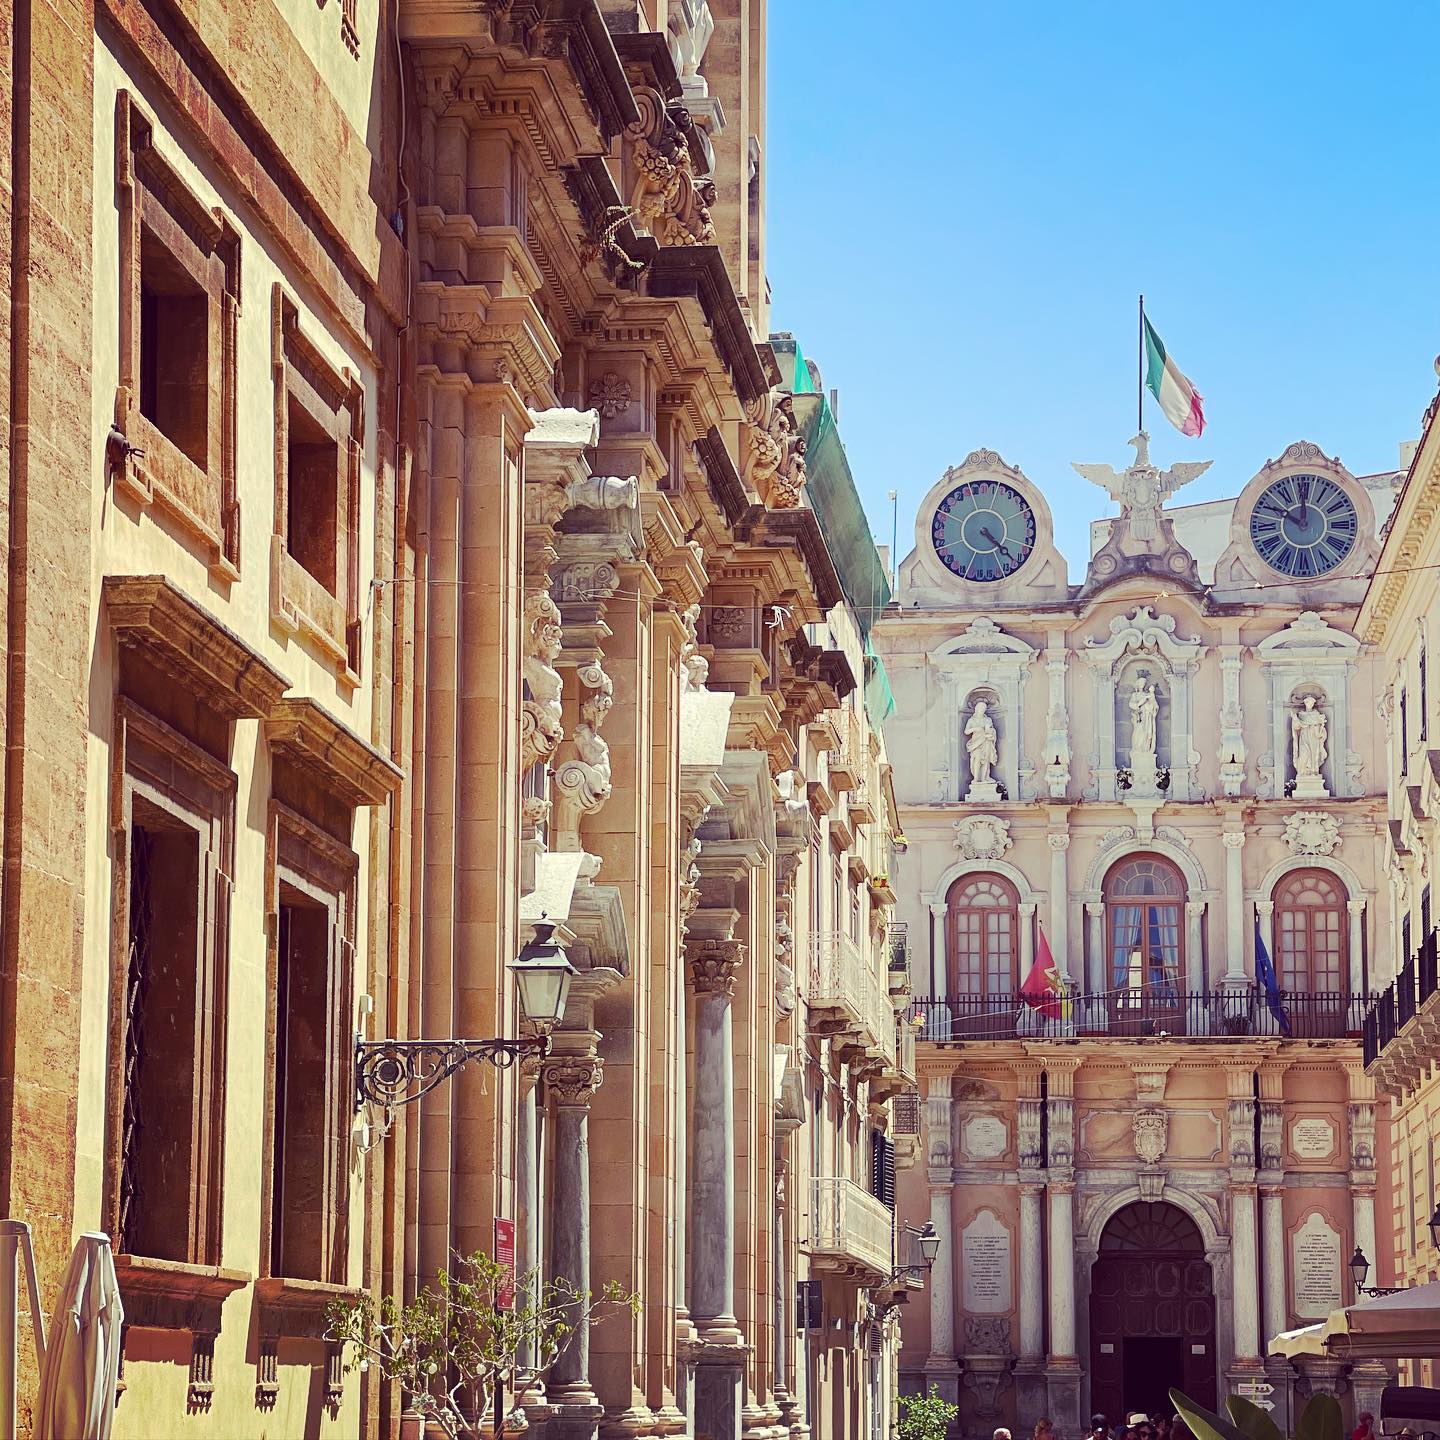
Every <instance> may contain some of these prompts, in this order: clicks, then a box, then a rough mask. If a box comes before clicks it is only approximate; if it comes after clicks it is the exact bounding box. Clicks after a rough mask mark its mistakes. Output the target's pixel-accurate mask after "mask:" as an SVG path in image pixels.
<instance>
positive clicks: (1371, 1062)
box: [1356, 401, 1440, 1385]
mask: <svg viewBox="0 0 1440 1440" xmlns="http://www.w3.org/2000/svg"><path fill="white" fill-rule="evenodd" d="M1437 408H1440V407H1437V405H1436V403H1435V402H1433V401H1432V402H1431V404H1430V406H1429V408H1428V409H1427V410H1426V412H1425V416H1424V420H1423V433H1422V437H1421V440H1420V442H1419V444H1418V446H1417V447H1416V449H1415V453H1414V456H1413V459H1412V461H1411V464H1410V467H1409V470H1408V473H1407V474H1406V476H1405V480H1404V484H1403V486H1402V487H1401V490H1400V494H1399V498H1398V499H1397V501H1396V505H1395V515H1394V519H1393V520H1392V522H1391V525H1390V527H1389V530H1388V532H1387V534H1386V536H1385V543H1384V547H1383V549H1382V550H1381V552H1380V561H1379V564H1378V565H1377V567H1376V571H1377V573H1376V576H1375V578H1374V579H1373V580H1372V581H1371V583H1370V588H1369V590H1368V592H1367V593H1366V596H1365V603H1364V604H1363V605H1362V606H1361V609H1360V617H1359V620H1358V623H1357V625H1356V634H1357V635H1359V637H1360V638H1361V640H1363V641H1364V642H1365V644H1366V645H1367V646H1369V647H1371V648H1373V650H1374V653H1375V666H1376V676H1377V683H1378V685H1379V686H1380V690H1381V705H1380V708H1379V714H1380V716H1381V720H1382V725H1381V730H1380V735H1381V741H1382V743H1383V744H1384V746H1385V774H1386V782H1387V783H1386V793H1387V798H1388V802H1389V803H1388V807H1387V810H1386V833H1385V835H1384V836H1383V841H1382V843H1383V848H1384V851H1385V866H1386V870H1387V873H1388V875H1389V878H1390V884H1391V887H1392V891H1393V893H1394V896H1395V904H1396V907H1397V910H1398V912H1399V914H1400V916H1401V921H1400V926H1399V936H1398V940H1397V950H1396V957H1395V958H1396V970H1395V978H1394V982H1393V984H1391V985H1388V986H1386V987H1385V988H1384V989H1383V990H1382V991H1381V992H1380V994H1379V996H1378V997H1377V999H1376V1002H1375V1005H1374V1007H1373V1008H1372V1010H1371V1013H1370V1014H1369V1015H1368V1016H1367V1018H1366V1027H1365V1037H1364V1038H1365V1063H1366V1070H1367V1073H1368V1074H1369V1075H1370V1076H1371V1077H1372V1078H1373V1080H1374V1082H1375V1084H1376V1087H1377V1089H1378V1090H1379V1092H1380V1094H1381V1096H1382V1098H1384V1099H1388V1102H1389V1104H1388V1108H1389V1115H1390V1155H1391V1165H1390V1168H1389V1170H1388V1171H1387V1173H1386V1175H1385V1180H1386V1182H1387V1185H1388V1191H1389V1200H1388V1203H1386V1204H1385V1205H1384V1206H1383V1207H1382V1210H1381V1214H1380V1217H1379V1227H1378V1230H1377V1233H1376V1237H1375V1241H1376V1251H1366V1258H1367V1259H1368V1260H1369V1261H1370V1262H1371V1264H1372V1265H1375V1264H1377V1263H1378V1264H1379V1266H1380V1267H1381V1268H1382V1269H1384V1268H1386V1267H1387V1266H1390V1267H1393V1270H1394V1275H1395V1281H1394V1283H1395V1284H1397V1285H1415V1284H1420V1283H1422V1282H1424V1281H1429V1280H1435V1279H1437V1278H1440V1252H1437V1250H1436V1247H1435V1243H1434V1236H1433V1232H1432V1231H1431V1230H1430V1220H1431V1218H1432V1217H1433V1216H1434V1215H1435V1214H1436V1205H1437V1200H1440V1195H1437V1193H1436V1183H1437V1182H1436V1169H1435V1158H1436V1146H1437V1145H1440V1085H1437V1080H1436V1075H1435V1065H1434V1061H1435V1059H1436V1056H1437V1054H1440V1050H1437V1045H1436V1040H1435V1034H1434V1017H1435V1013H1436V1005H1437V1001H1436V989H1437V980H1436V940H1435V922H1434V919H1433V918H1432V912H1431V901H1430V887H1431V884H1432V883H1433V877H1434V874H1435V864H1436V861H1437V858H1440V856H1437V852H1436V849H1435V833H1434V830H1435V827H1434V824H1433V821H1432V816H1433V814H1434V810H1435V797H1434V786H1435V784H1436V769H1435V764H1436V762H1435V760H1434V759H1432V757H1433V756H1434V755H1435V753H1436V751H1435V747H1434V741H1433V735H1434V725H1435V723H1436V722H1435V718H1434V715H1435V708H1434V696H1433V693H1432V691H1431V684H1430V679H1429V673H1428V672H1429V661H1428V650H1429V644H1430V640H1431V638H1432V636H1433V634H1434V631H1435V627H1436V625H1437V624H1440V619H1437V606H1440V588H1437V584H1436V578H1435V575H1436V572H1435V570H1434V569H1433V568H1432V567H1434V566H1435V564H1436V562H1437V551H1440V545H1437V539H1440V536H1437V530H1436V527H1435V523H1434V516H1435V502H1436V497H1437V494H1440V469H1437V464H1440V428H1437V426H1436V424H1435V416H1436V412H1437ZM1376 1252H1378V1253H1376ZM1401 1372H1402V1373H1401V1379H1402V1380H1403V1381H1407V1382H1408V1383H1411V1384H1425V1385H1433V1384H1434V1383H1435V1379H1436V1365H1435V1362H1434V1360H1433V1359H1430V1358H1424V1359H1418V1360H1409V1361H1406V1362H1404V1363H1403V1364H1402V1366H1401Z"/></svg>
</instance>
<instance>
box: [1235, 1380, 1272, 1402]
mask: <svg viewBox="0 0 1440 1440" xmlns="http://www.w3.org/2000/svg"><path fill="white" fill-rule="evenodd" d="M1235 1390H1236V1393H1237V1394H1240V1395H1244V1396H1247V1397H1249V1398H1251V1399H1253V1398H1255V1397H1257V1396H1261V1395H1273V1394H1274V1393H1275V1387H1274V1386H1273V1385H1271V1384H1269V1383H1268V1382H1267V1381H1265V1380H1242V1381H1241V1382H1240V1383H1239V1384H1238V1385H1237V1386H1236V1387H1235Z"/></svg>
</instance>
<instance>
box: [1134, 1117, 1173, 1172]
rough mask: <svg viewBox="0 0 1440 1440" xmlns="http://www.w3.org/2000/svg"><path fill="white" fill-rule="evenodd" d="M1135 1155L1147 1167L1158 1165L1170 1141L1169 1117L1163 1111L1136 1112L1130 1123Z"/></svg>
mask: <svg viewBox="0 0 1440 1440" xmlns="http://www.w3.org/2000/svg"><path fill="white" fill-rule="evenodd" d="M1130 1128H1131V1129H1132V1130H1133V1131H1134V1132H1135V1153H1136V1155H1138V1156H1139V1157H1140V1159H1141V1160H1143V1161H1144V1162H1145V1163H1146V1164H1147V1165H1155V1164H1158V1163H1159V1161H1160V1158H1161V1157H1162V1156H1163V1155H1164V1154H1165V1147H1166V1145H1167V1144H1168V1143H1169V1139H1170V1117H1169V1115H1168V1113H1167V1112H1166V1111H1164V1110H1137V1111H1136V1112H1135V1115H1134V1118H1133V1119H1132V1120H1131V1121H1130Z"/></svg>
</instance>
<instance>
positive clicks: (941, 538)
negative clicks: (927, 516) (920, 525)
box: [930, 480, 1035, 582]
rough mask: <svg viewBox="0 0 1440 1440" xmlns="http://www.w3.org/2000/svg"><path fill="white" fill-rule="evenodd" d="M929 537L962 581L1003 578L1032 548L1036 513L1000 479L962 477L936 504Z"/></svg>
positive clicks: (942, 557)
mask: <svg viewBox="0 0 1440 1440" xmlns="http://www.w3.org/2000/svg"><path fill="white" fill-rule="evenodd" d="M930 542H931V544H933V545H934V546H935V553H936V554H937V555H938V556H939V557H940V561H941V563H942V564H943V565H944V566H945V568H946V569H947V570H950V571H951V572H953V573H954V574H956V575H958V576H959V577H960V578H961V579H962V580H978V581H982V582H986V581H993V580H1004V579H1005V578H1006V577H1007V576H1009V575H1013V574H1014V573H1015V572H1016V571H1017V570H1018V569H1019V568H1020V567H1021V566H1022V565H1023V564H1024V563H1025V562H1026V561H1027V560H1028V559H1029V558H1030V552H1031V551H1032V550H1033V549H1034V548H1035V512H1034V511H1033V510H1032V509H1031V508H1030V504H1029V502H1028V501H1027V500H1026V499H1025V497H1024V496H1023V495H1022V494H1021V493H1020V492H1019V491H1018V490H1015V489H1013V488H1012V487H1011V486H1009V485H1006V484H1005V483H1004V482H1003V481H1000V480H967V481H966V482H965V483H964V484H963V485H957V486H956V487H955V489H953V490H952V491H951V492H950V493H949V494H948V495H947V496H946V497H945V498H944V499H943V500H942V501H941V502H940V503H939V504H938V505H937V506H936V507H935V514H934V516H933V517H932V519H931V521H930Z"/></svg>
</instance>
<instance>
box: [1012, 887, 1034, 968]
mask: <svg viewBox="0 0 1440 1440" xmlns="http://www.w3.org/2000/svg"><path fill="white" fill-rule="evenodd" d="M1016 908H1017V912H1018V919H1019V921H1020V979H1021V981H1022V982H1023V981H1024V980H1025V979H1026V977H1027V976H1028V975H1029V974H1030V967H1031V966H1032V965H1033V964H1034V963H1035V904H1034V902H1033V901H1030V902H1028V903H1026V904H1023V905H1020V906H1017V907H1016Z"/></svg>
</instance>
